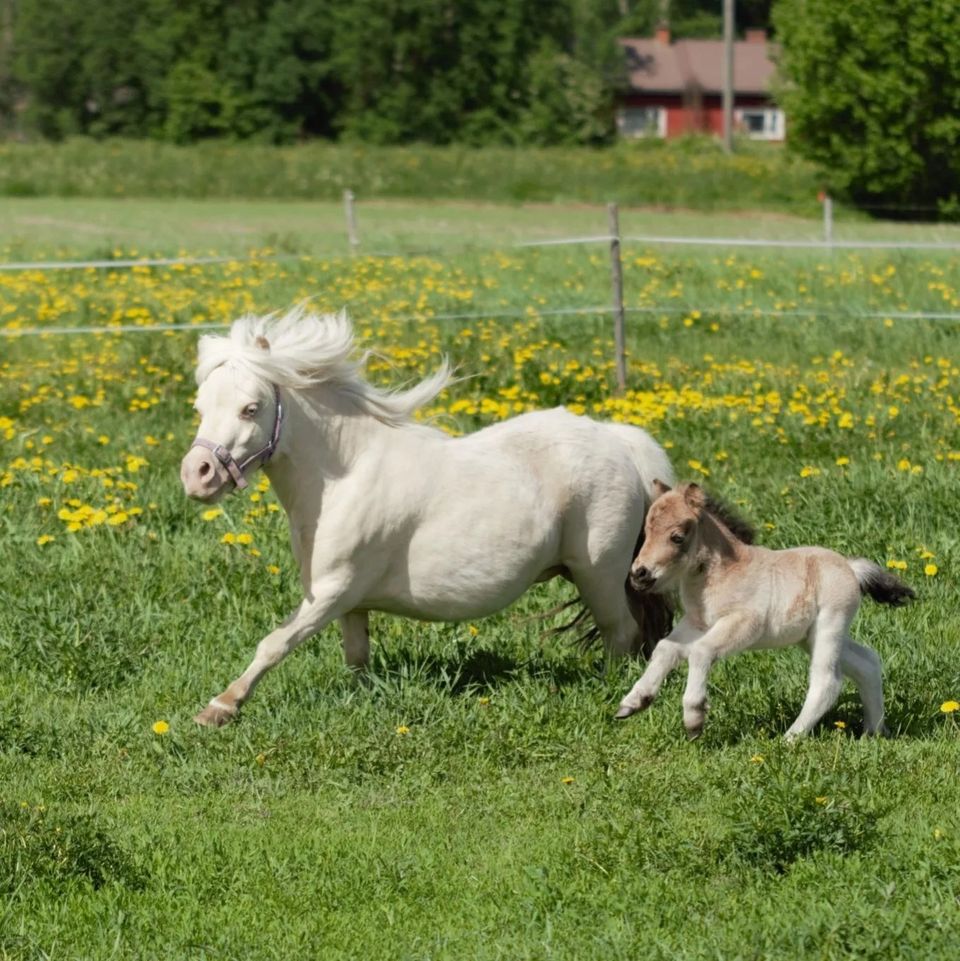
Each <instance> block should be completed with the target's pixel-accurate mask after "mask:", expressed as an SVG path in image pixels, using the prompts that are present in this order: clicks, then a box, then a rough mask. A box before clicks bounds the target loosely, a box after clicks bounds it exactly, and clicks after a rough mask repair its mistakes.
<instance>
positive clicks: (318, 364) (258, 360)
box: [196, 305, 451, 425]
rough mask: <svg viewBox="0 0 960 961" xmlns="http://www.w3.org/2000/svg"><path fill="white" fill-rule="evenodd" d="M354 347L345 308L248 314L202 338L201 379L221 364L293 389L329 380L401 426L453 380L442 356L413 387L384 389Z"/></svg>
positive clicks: (363, 405)
mask: <svg viewBox="0 0 960 961" xmlns="http://www.w3.org/2000/svg"><path fill="white" fill-rule="evenodd" d="M353 346H354V345H353V325H352V324H351V323H350V319H349V318H348V317H347V313H346V311H343V310H341V311H339V312H338V313H336V314H315V313H312V312H309V311H307V310H306V308H305V307H304V306H302V305H300V306H297V307H294V308H293V309H291V310H290V311H288V312H287V313H286V314H283V315H282V316H278V315H276V314H267V315H266V316H262V317H257V316H253V315H251V314H248V315H246V316H244V317H241V318H239V319H238V320H236V321H234V322H233V324H232V325H231V327H230V332H229V334H228V335H227V336H225V337H223V336H217V335H210V334H207V335H205V336H203V337H201V338H200V343H199V347H198V351H197V353H198V360H197V372H196V376H197V384H198V385H199V384H202V383H203V382H204V381H205V380H206V379H207V377H209V376H210V374H211V372H212V371H214V370H216V369H217V368H218V367H220V366H222V365H223V364H238V365H241V366H243V367H244V368H246V369H248V370H249V371H251V372H252V373H253V374H254V375H255V376H257V377H261V378H262V379H263V380H265V381H269V382H270V383H272V384H278V385H279V386H281V387H289V388H292V389H294V390H303V389H305V388H309V387H313V386H316V385H317V384H321V383H330V384H331V385H334V386H336V387H337V389H338V390H340V391H341V392H342V393H344V394H347V395H348V396H349V397H350V398H351V399H352V400H353V401H354V402H355V403H356V404H357V405H358V406H359V407H360V408H361V409H362V410H364V411H365V412H366V413H368V414H371V415H372V416H374V417H376V418H377V419H378V420H382V421H384V422H386V423H389V424H397V425H399V424H402V423H406V422H407V421H409V419H410V417H411V416H412V414H413V412H414V411H415V410H416V409H417V408H418V407H422V406H423V405H424V404H426V403H428V402H429V401H431V400H433V398H434V397H436V396H437V394H439V393H440V391H441V390H443V388H444V387H446V386H447V384H448V383H449V382H450V379H451V371H450V367H449V364H448V363H447V362H446V361H445V360H444V361H443V362H442V363H441V365H440V368H439V369H438V370H437V371H436V373H434V374H432V375H431V376H430V377H427V378H426V379H425V380H422V381H421V382H420V383H419V384H417V385H415V386H414V387H411V388H410V389H409V390H397V391H385V390H380V389H379V388H377V387H374V386H373V385H372V384H369V383H367V381H366V380H364V379H363V376H362V374H363V366H364V360H365V356H364V357H361V358H360V359H359V360H354V359H351V356H350V355H351V354H352V353H353Z"/></svg>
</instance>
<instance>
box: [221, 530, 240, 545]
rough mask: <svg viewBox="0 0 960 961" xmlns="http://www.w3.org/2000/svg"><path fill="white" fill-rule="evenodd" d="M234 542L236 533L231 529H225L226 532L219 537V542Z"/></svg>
mask: <svg viewBox="0 0 960 961" xmlns="http://www.w3.org/2000/svg"><path fill="white" fill-rule="evenodd" d="M236 542H237V535H236V534H234V533H233V532H232V531H227V533H226V534H224V535H223V537H221V538H220V543H221V544H236Z"/></svg>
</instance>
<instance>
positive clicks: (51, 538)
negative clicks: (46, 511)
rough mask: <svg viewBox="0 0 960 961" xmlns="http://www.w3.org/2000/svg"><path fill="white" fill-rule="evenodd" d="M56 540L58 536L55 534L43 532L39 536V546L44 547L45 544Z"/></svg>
mask: <svg viewBox="0 0 960 961" xmlns="http://www.w3.org/2000/svg"><path fill="white" fill-rule="evenodd" d="M55 540H56V538H55V537H54V536H53V534H41V535H40V536H39V537H38V538H37V547H43V545H44V544H49V543H50V541H55Z"/></svg>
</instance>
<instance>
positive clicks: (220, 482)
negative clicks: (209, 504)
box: [180, 447, 229, 501]
mask: <svg viewBox="0 0 960 961" xmlns="http://www.w3.org/2000/svg"><path fill="white" fill-rule="evenodd" d="M228 480H229V477H228V476H227V472H226V471H225V470H224V469H223V465H222V464H221V463H220V461H219V460H218V459H217V458H216V457H214V455H213V454H212V453H211V452H210V451H209V450H207V449H206V448H203V447H191V448H190V450H188V451H187V453H186V455H185V456H184V458H183V460H182V461H181V462H180V483H181V484H183V492H184V493H185V494H186V495H187V497H192V498H193V499H194V500H198V501H209V500H213V499H215V498H216V497H218V496H219V495H220V494H222V493H223V491H224V489H225V487H226V486H227V481H228Z"/></svg>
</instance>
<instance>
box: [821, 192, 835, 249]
mask: <svg viewBox="0 0 960 961" xmlns="http://www.w3.org/2000/svg"><path fill="white" fill-rule="evenodd" d="M823 242H824V243H825V244H827V245H832V244H833V197H831V196H830V194H827V193H825V194H824V195H823Z"/></svg>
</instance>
